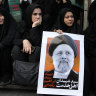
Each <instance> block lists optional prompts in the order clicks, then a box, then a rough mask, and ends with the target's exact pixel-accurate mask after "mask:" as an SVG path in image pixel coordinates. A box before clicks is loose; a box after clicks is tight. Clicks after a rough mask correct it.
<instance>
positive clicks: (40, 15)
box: [32, 13, 42, 16]
mask: <svg viewBox="0 0 96 96" xmlns="http://www.w3.org/2000/svg"><path fill="white" fill-rule="evenodd" d="M32 15H35V16H36V15H39V16H41V15H42V13H33V14H32Z"/></svg>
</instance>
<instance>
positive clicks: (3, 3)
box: [0, 0, 9, 12]
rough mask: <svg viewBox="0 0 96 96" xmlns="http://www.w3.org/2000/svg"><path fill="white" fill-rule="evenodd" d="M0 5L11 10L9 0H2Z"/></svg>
mask: <svg viewBox="0 0 96 96" xmlns="http://www.w3.org/2000/svg"><path fill="white" fill-rule="evenodd" d="M0 7H3V8H5V9H6V10H7V11H8V12H9V4H8V0H2V2H1V4H0Z"/></svg>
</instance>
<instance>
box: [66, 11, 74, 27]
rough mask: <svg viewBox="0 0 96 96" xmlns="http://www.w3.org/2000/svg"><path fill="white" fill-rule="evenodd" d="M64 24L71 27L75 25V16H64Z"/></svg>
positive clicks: (71, 14) (67, 14)
mask: <svg viewBox="0 0 96 96" xmlns="http://www.w3.org/2000/svg"><path fill="white" fill-rule="evenodd" d="M64 23H65V24H66V25H67V26H69V27H71V26H72V25H73V23H74V16H73V13H72V12H67V13H66V14H65V16H64Z"/></svg>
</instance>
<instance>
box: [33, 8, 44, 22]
mask: <svg viewBox="0 0 96 96" xmlns="http://www.w3.org/2000/svg"><path fill="white" fill-rule="evenodd" d="M38 20H40V21H42V12H41V9H40V8H36V9H34V11H33V13H32V22H33V23H34V22H36V21H38Z"/></svg>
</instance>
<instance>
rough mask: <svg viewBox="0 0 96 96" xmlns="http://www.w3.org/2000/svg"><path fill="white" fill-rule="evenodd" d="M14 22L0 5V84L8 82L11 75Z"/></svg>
mask: <svg viewBox="0 0 96 96" xmlns="http://www.w3.org/2000/svg"><path fill="white" fill-rule="evenodd" d="M15 26H16V22H15V20H14V19H13V18H12V16H11V15H9V13H8V12H7V11H6V10H5V9H3V8H1V7H0V85H4V84H7V83H10V80H11V75H12V67H11V63H12V62H11V48H12V42H13V39H14V36H15Z"/></svg>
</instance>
